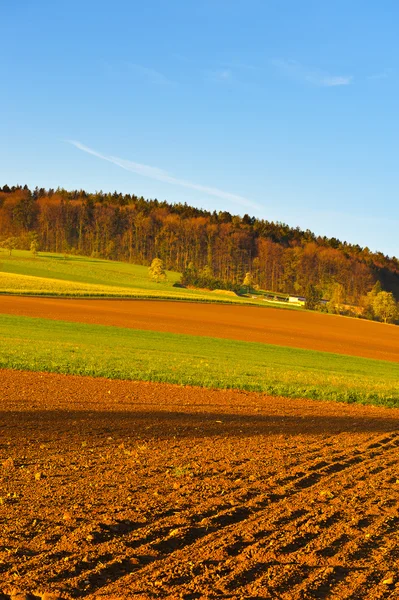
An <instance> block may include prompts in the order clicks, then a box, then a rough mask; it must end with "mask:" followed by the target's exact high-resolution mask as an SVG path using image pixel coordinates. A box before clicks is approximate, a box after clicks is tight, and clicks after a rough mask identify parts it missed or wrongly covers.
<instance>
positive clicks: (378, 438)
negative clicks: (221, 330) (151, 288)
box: [0, 302, 399, 600]
mask: <svg viewBox="0 0 399 600" xmlns="http://www.w3.org/2000/svg"><path fill="white" fill-rule="evenodd" d="M57 304H58V302H57ZM90 304H91V305H92V303H90ZM135 304H136V303H135ZM270 312H271V311H269V310H264V311H262V314H263V313H265V318H266V316H267V314H269V313H270ZM279 314H280V312H279ZM298 316H299V315H297V314H296V315H295V317H296V318H298ZM342 321H344V322H348V323H350V321H348V320H345V319H342ZM0 381H1V386H0V400H1V419H0V456H1V460H0V480H1V485H0V496H1V498H0V599H1V600H7V599H9V598H10V597H15V598H17V597H18V596H17V595H16V594H17V592H18V591H19V592H20V593H21V595H20V596H19V598H20V600H22V598H25V599H30V600H39V599H43V600H45V599H48V600H49V599H51V598H57V597H63V598H68V599H69V598H71V599H72V598H110V599H116V598H120V599H122V598H123V599H125V598H126V599H129V598H132V599H133V598H134V599H152V598H153V599H155V598H171V599H172V598H174V599H175V598H186V599H189V598H190V599H194V598H204V599H205V598H210V599H212V598H230V599H231V598H235V599H238V598H242V599H247V598H250V599H269V598H270V599H271V598H277V599H283V600H296V599H303V600H305V599H311V598H317V599H319V598H334V599H344V598H345V599H351V600H358V599H363V598H366V599H369V600H379V599H385V598H398V597H399V574H398V567H397V565H398V560H399V545H398V543H397V530H398V524H399V512H398V510H399V494H398V491H399V455H398V451H399V431H398V425H399V410H395V409H381V408H375V407H370V406H367V407H363V406H359V405H346V404H335V403H327V402H313V401H310V400H287V399H284V398H271V397H267V396H264V395H262V394H256V393H246V392H238V391H212V390H204V389H199V388H188V387H185V388H182V387H178V386H171V385H162V384H153V383H137V382H126V381H115V380H114V381H110V380H105V379H90V378H79V377H71V376H69V377H68V376H63V375H54V374H45V373H26V372H18V371H1V372H0ZM51 593H53V594H54V596H52V595H51ZM12 595H13V596H12Z"/></svg>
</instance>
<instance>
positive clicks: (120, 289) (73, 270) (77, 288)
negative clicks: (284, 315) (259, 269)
mask: <svg viewBox="0 0 399 600" xmlns="http://www.w3.org/2000/svg"><path fill="white" fill-rule="evenodd" d="M179 280H180V273H176V272H174V271H168V273H167V281H166V282H164V283H156V282H153V281H151V280H150V279H149V278H148V267H144V266H140V265H132V264H129V263H122V262H117V261H110V260H102V259H97V258H89V257H84V256H67V257H66V258H64V256H63V255H62V254H47V253H39V255H38V256H36V257H34V256H33V255H32V253H31V252H28V251H26V250H13V252H12V255H11V256H8V253H6V252H5V251H4V250H3V251H0V294H1V293H3V294H7V293H8V294H23V295H36V296H78V297H124V298H128V297H130V298H132V297H133V298H161V299H164V300H168V299H169V300H188V301H191V302H192V301H203V302H223V303H229V304H230V303H234V304H256V305H258V306H259V305H260V306H265V305H266V306H267V305H268V306H279V307H282V306H281V303H270V302H264V301H263V300H261V299H259V300H256V299H253V298H250V297H248V298H246V297H241V296H240V297H239V296H237V295H236V294H234V293H233V292H227V291H224V290H217V291H213V292H211V291H206V290H195V289H185V288H179V287H174V284H175V283H177V282H178V281H179ZM283 308H288V309H293V310H298V307H295V306H286V305H283ZM299 310H300V309H299Z"/></svg>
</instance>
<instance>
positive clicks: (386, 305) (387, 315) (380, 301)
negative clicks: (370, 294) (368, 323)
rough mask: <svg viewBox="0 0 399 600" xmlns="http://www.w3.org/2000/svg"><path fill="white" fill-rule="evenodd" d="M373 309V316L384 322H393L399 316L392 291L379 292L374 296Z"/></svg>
mask: <svg viewBox="0 0 399 600" xmlns="http://www.w3.org/2000/svg"><path fill="white" fill-rule="evenodd" d="M373 310H374V314H375V316H376V317H378V318H379V319H381V320H382V321H384V323H394V322H395V321H396V319H397V318H398V316H399V313H398V305H397V303H396V301H395V298H394V297H393V294H392V292H379V293H378V294H377V295H376V296H375V297H374V300H373Z"/></svg>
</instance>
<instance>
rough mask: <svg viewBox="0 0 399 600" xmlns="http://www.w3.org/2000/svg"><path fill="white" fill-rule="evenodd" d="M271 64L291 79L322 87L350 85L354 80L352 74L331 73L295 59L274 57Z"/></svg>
mask: <svg viewBox="0 0 399 600" xmlns="http://www.w3.org/2000/svg"><path fill="white" fill-rule="evenodd" d="M271 64H272V65H273V66H274V67H275V68H276V69H278V70H279V71H280V72H281V73H283V74H284V75H286V76H287V77H290V78H291V79H296V80H297V81H302V82H304V83H309V84H311V85H316V86H320V87H336V86H341V85H350V84H351V83H352V81H353V76H352V75H331V74H330V73H327V72H326V71H323V70H321V69H316V68H312V67H307V66H305V65H302V64H301V63H299V62H297V61H294V60H285V59H274V60H272V61H271Z"/></svg>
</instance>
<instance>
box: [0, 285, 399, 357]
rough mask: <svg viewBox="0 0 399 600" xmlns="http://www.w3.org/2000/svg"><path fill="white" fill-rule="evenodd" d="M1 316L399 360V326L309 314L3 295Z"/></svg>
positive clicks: (289, 311)
mask: <svg viewBox="0 0 399 600" xmlns="http://www.w3.org/2000/svg"><path fill="white" fill-rule="evenodd" d="M0 313H8V314H14V315H26V316H30V317H43V318H47V319H55V320H65V321H76V322H82V323H98V324H100V325H116V326H119V327H129V328H135V329H148V330H153V331H168V332H172V333H185V334H190V335H201V336H212V337H219V338H230V339H236V340H244V341H251V342H263V343H267V344H277V345H281V346H292V347H295V348H310V349H312V350H322V351H327V352H336V353H338V354H350V355H353V356H363V357H367V358H377V359H382V360H388V361H394V362H399V327H397V326H395V325H385V324H383V323H376V322H372V321H364V320H360V319H352V318H344V317H340V316H334V315H325V314H320V313H312V312H305V311H304V312H301V311H294V310H283V309H275V308H258V307H253V306H229V305H218V304H199V303H188V302H161V301H143V300H130V301H129V300H126V301H123V300H77V299H71V300H66V299H61V298H29V297H18V296H2V297H0Z"/></svg>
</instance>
